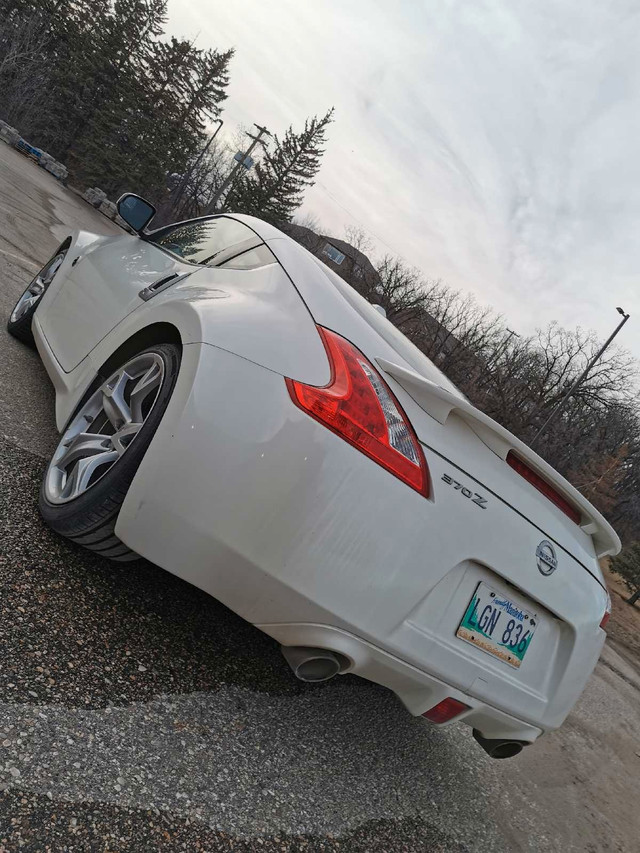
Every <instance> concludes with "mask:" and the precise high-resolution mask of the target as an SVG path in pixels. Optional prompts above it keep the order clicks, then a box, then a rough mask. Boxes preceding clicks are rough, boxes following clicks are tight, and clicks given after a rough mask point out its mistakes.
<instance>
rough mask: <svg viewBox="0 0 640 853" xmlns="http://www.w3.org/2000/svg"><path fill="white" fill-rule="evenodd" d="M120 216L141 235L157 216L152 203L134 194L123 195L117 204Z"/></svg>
mask: <svg viewBox="0 0 640 853" xmlns="http://www.w3.org/2000/svg"><path fill="white" fill-rule="evenodd" d="M116 208H117V209H118V214H119V215H120V217H121V218H122V219H124V221H125V222H126V223H127V225H129V226H130V227H131V228H133V230H134V231H135V232H137V233H138V234H141V233H142V232H143V231H144V229H145V228H146V227H147V225H148V224H149V223H150V222H151V220H152V219H153V217H154V216H155V215H156V209H155V207H154V206H153V205H152V204H151V202H150V201H147V200H146V199H144V198H142V197H141V196H139V195H135V194H134V193H125V194H124V195H121V196H120V198H119V199H118V201H117V202H116Z"/></svg>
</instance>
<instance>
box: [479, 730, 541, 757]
mask: <svg viewBox="0 0 640 853" xmlns="http://www.w3.org/2000/svg"><path fill="white" fill-rule="evenodd" d="M473 736H474V738H475V739H476V740H477V741H478V743H479V744H480V746H481V747H482V748H483V749H484V751H485V752H486V753H487V755H489V756H491V758H513V756H514V755H518V753H520V752H522V750H523V748H524V747H525V746H528V744H527V742H526V741H522V740H504V739H502V738H486V737H482V735H481V734H480V732H479V731H478V730H477V729H474V730H473Z"/></svg>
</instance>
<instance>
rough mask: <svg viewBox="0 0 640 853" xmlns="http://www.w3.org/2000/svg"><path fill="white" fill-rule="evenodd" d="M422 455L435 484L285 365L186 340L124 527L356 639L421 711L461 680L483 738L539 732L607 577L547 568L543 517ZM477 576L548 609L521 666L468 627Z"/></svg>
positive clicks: (321, 627) (561, 702)
mask: <svg viewBox="0 0 640 853" xmlns="http://www.w3.org/2000/svg"><path fill="white" fill-rule="evenodd" d="M427 462H428V464H429V466H430V470H431V476H432V483H433V494H432V495H431V497H430V498H429V499H425V498H424V497H423V496H421V495H419V494H418V493H417V492H415V491H413V490H412V489H410V488H409V487H407V486H406V485H405V484H403V483H401V482H400V481H399V480H397V479H396V478H395V477H393V476H392V475H391V474H389V473H388V472H386V471H384V470H383V469H382V468H380V467H379V466H378V465H376V464H375V463H373V462H372V461H371V460H369V459H368V458H366V457H365V456H363V455H362V454H361V453H359V452H358V451H357V450H355V449H354V448H353V447H351V446H350V445H348V444H347V443H346V442H344V441H342V440H341V439H340V438H339V437H337V436H336V435H335V434H333V433H332V432H331V431H329V430H327V429H326V428H324V427H323V426H321V425H320V424H318V423H317V422H316V421H314V420H313V419H311V418H309V417H308V416H307V415H306V414H305V413H303V412H301V411H300V410H299V409H298V408H297V407H296V406H294V405H293V403H292V402H291V400H290V398H289V396H288V392H287V390H286V386H285V382H284V380H283V377H282V376H280V375H278V374H276V373H274V372H272V371H269V370H265V369H264V368H261V367H259V366H257V365H256V364H254V363H253V362H250V361H248V360H246V359H242V358H239V357H237V356H234V355H231V354H230V353H228V352H226V351H224V350H220V349H217V348H215V347H212V346H209V345H201V344H189V345H186V346H185V347H184V352H183V361H182V367H181V372H180V376H179V379H178V382H177V384H176V388H175V390H174V394H173V396H172V399H171V401H170V404H169V407H168V409H167V412H166V413H165V417H164V418H163V421H162V423H161V425H160V427H159V428H158V431H157V433H156V435H155V437H154V439H153V441H152V443H151V445H150V448H149V450H148V451H147V454H146V455H145V458H144V460H143V462H142V464H141V466H140V468H139V470H138V472H137V474H136V477H135V478H134V481H133V483H132V486H131V488H130V490H129V493H128V495H127V498H126V499H125V502H124V504H123V508H122V510H121V513H120V516H119V518H118V523H117V526H116V533H117V534H118V535H119V536H120V538H121V539H122V540H123V541H124V542H125V543H126V544H127V545H129V547H131V548H132V549H133V550H135V551H136V552H138V553H139V554H141V555H142V556H144V557H146V558H147V559H149V560H151V561H153V562H155V563H157V564H158V565H160V566H162V567H164V568H166V569H168V570H169V571H171V572H173V573H174V574H177V575H179V576H181V577H183V578H184V579H185V580H187V581H189V582H190V583H193V584H195V585H196V586H198V587H200V588H201V589H204V590H205V591H207V592H209V593H210V594H211V595H213V596H214V597H216V598H217V599H219V600H220V601H222V602H223V603H224V604H226V605H227V606H228V607H230V608H231V609H232V610H234V611H235V612H237V613H238V614H239V615H241V616H242V617H243V618H245V619H247V621H249V622H251V623H253V624H255V625H257V626H259V627H260V628H261V629H262V630H264V631H265V632H266V633H268V634H270V635H271V636H273V637H274V638H275V639H277V640H278V641H279V642H281V643H283V644H285V645H299V644H303V645H312V646H322V647H324V648H328V649H331V650H334V651H337V652H340V653H341V654H343V655H345V656H346V657H347V658H348V659H349V660H350V661H352V664H351V667H350V671H352V672H354V673H355V674H357V675H361V676H363V677H365V678H369V679H371V680H373V681H376V682H378V683H380V684H383V685H385V686H387V687H389V688H391V689H392V690H394V691H395V692H396V693H397V694H398V695H399V696H400V698H401V699H402V701H403V702H404V703H405V705H406V706H407V707H408V708H409V710H410V711H411V712H412V713H413V714H422V713H423V712H424V711H426V710H428V709H429V708H431V707H433V705H435V704H437V703H438V701H440V699H442V698H445V696H452V697H453V698H457V699H459V700H460V701H462V702H465V703H466V704H467V705H470V706H471V710H470V711H468V712H465V714H464V715H463V716H462V717H461V719H463V720H464V721H465V722H468V723H470V724H471V725H473V726H474V727H475V728H477V729H479V731H480V732H481V733H482V734H483V735H484V736H485V737H496V738H498V737H505V738H513V739H517V740H525V741H530V740H534V739H535V738H536V737H537V736H538V735H539V734H540V732H542V731H548V730H550V729H554V728H557V727H558V726H559V725H560V724H561V723H562V721H563V720H564V718H565V717H566V715H567V713H568V712H569V711H570V709H571V707H572V706H573V704H574V703H575V701H576V700H577V698H578V696H579V695H580V693H581V692H582V690H583V688H584V685H585V683H586V680H587V679H588V677H589V675H590V674H591V672H592V670H593V668H594V666H595V664H596V662H597V659H598V656H599V653H600V650H601V648H602V644H603V642H604V636H605V635H604V632H603V631H601V630H599V629H598V623H599V620H600V618H601V615H602V612H603V611H604V604H605V598H606V596H605V593H604V590H603V589H602V588H601V587H600V585H599V584H598V583H597V581H596V580H595V579H594V578H593V577H591V575H590V574H589V573H588V572H587V571H585V569H584V568H583V567H582V566H580V564H578V563H577V562H576V561H575V560H573V559H572V558H571V557H570V556H569V555H568V554H566V553H564V554H563V555H562V559H561V561H560V562H561V565H560V566H559V568H558V571H557V572H556V573H555V574H554V575H552V576H551V577H549V578H543V577H542V575H541V574H540V573H539V572H538V571H537V568H536V563H535V550H536V546H537V545H538V543H539V542H540V539H541V538H543V537H542V535H541V532H540V531H539V530H538V529H536V528H535V527H533V525H530V524H529V523H528V522H527V521H526V520H525V519H523V518H522V517H520V516H518V515H517V514H515V513H513V511H512V510H511V509H510V508H509V507H508V506H506V505H504V504H502V503H501V502H500V501H494V502H491V504H490V505H489V506H488V508H487V509H486V510H481V509H480V508H479V507H477V506H475V505H473V504H472V503H471V502H470V501H465V500H460V497H459V495H458V493H456V492H454V491H453V490H452V489H450V488H448V487H446V488H445V487H444V486H441V485H440V483H441V474H442V470H443V467H442V466H443V465H444V464H445V463H444V461H443V460H442V459H441V458H439V457H437V456H435V455H431V456H427ZM480 581H485V582H488V583H490V584H493V585H494V587H495V588H496V589H498V590H499V591H501V592H502V593H503V594H505V595H509V596H512V597H514V600H515V601H516V603H518V604H519V605H522V606H526V607H527V608H528V609H530V610H531V609H532V608H533V609H535V610H536V612H538V613H539V615H540V624H539V627H538V628H537V631H538V636H537V637H536V638H535V640H534V642H533V643H532V645H531V648H530V649H529V650H528V651H527V657H526V659H525V661H524V662H523V665H522V667H521V668H520V669H518V670H515V669H514V668H512V667H510V666H508V665H506V664H504V663H503V662H502V661H500V660H497V659H495V658H492V657H491V656H490V655H488V654H487V653H485V652H483V651H481V650H479V649H477V648H475V647H473V646H470V645H469V644H468V643H464V642H463V641H461V640H459V639H458V638H457V637H456V629H457V626H458V625H459V623H460V619H461V618H462V615H463V613H464V610H465V608H466V606H467V604H468V602H469V600H470V599H471V596H472V595H473V591H474V589H475V588H476V586H477V584H478V583H479V582H480ZM514 584H515V586H514Z"/></svg>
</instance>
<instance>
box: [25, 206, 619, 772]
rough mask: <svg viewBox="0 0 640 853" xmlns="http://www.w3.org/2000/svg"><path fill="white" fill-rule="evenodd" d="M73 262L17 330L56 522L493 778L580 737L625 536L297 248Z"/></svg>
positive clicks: (253, 242) (148, 211)
mask: <svg viewBox="0 0 640 853" xmlns="http://www.w3.org/2000/svg"><path fill="white" fill-rule="evenodd" d="M118 209H119V213H120V216H121V217H122V218H123V219H124V220H125V221H126V222H127V223H128V224H129V225H130V226H131V228H132V229H133V230H134V232H135V233H134V234H125V233H123V234H122V235H118V236H108V237H106V236H98V235H96V234H90V233H87V232H84V231H79V232H75V233H74V234H72V235H71V236H70V237H68V238H67V239H66V240H65V241H64V243H62V245H61V246H60V248H59V249H58V250H57V252H56V253H55V255H54V257H53V258H52V259H51V260H50V261H49V262H48V263H47V264H46V265H45V267H44V268H43V270H42V271H41V272H40V273H39V274H38V275H37V276H36V278H35V279H34V280H33V282H31V284H30V285H29V287H28V288H27V290H26V291H25V293H24V294H23V296H22V297H21V298H20V300H19V301H18V303H17V305H16V307H15V309H14V311H13V313H12V315H11V317H10V320H9V330H10V331H11V332H12V333H13V334H14V335H15V336H16V337H19V338H21V339H22V340H23V341H26V342H34V341H35V344H36V346H37V348H38V351H39V353H40V355H41V357H42V360H43V362H44V364H45V367H46V369H47V371H48V373H49V376H50V377H51V380H52V382H53V384H54V386H55V391H56V419H57V425H58V428H59V430H60V432H61V433H62V438H61V440H60V444H59V446H58V448H57V449H56V451H55V452H54V454H53V457H52V459H51V462H50V464H49V466H48V469H47V471H46V474H45V477H44V482H43V485H42V491H41V496H40V508H41V512H42V515H43V516H44V518H45V520H46V521H47V523H48V524H49V525H50V526H51V527H52V528H53V529H54V530H56V531H57V532H58V533H61V534H62V535H64V536H67V537H69V538H70V539H72V540H73V541H74V542H78V543H80V544H82V545H84V546H86V547H87V548H89V549H91V550H93V551H96V552H98V553H99V554H102V555H104V556H105V557H109V558H111V559H113V560H118V561H128V560H133V559H136V558H137V556H138V555H140V556H142V557H145V558H147V559H148V560H151V561H152V562H154V563H156V564H157V565H158V566H161V567H163V568H165V569H167V570H168V571H170V572H173V573H174V574H176V575H178V576H180V577H182V578H184V579H186V580H187V581H189V582H191V583H193V584H195V585H196V586H198V587H200V588H201V589H203V590H206V591H207V592H209V593H210V594H211V595H213V596H215V597H216V598H218V599H219V600H220V601H222V602H223V603H224V604H226V605H227V606H228V607H230V608H231V609H233V610H234V611H235V612H236V613H238V614H240V615H241V616H242V617H244V618H245V619H247V620H248V621H249V622H251V623H252V624H254V625H256V626H257V627H258V628H260V629H261V630H262V631H264V632H266V633H267V634H269V635H270V636H271V637H274V638H275V639H276V640H277V641H278V642H279V643H280V644H281V645H282V647H283V651H284V654H285V656H286V658H287V660H288V661H289V663H290V665H291V666H292V668H293V670H294V672H295V673H296V675H297V676H298V677H299V678H302V679H303V680H306V681H320V680H324V679H327V678H331V677H333V676H334V675H337V674H341V673H347V672H349V673H355V674H356V675H360V676H362V677H364V678H367V679H370V680H372V681H375V682H377V683H379V684H382V685H385V686H387V687H389V688H390V689H391V690H393V691H394V692H395V693H396V694H397V695H398V696H399V697H400V699H401V700H402V702H403V703H404V704H405V706H406V707H407V708H408V710H409V711H410V712H411V713H412V714H414V715H423V716H424V717H426V718H427V719H428V720H430V721H431V722H433V723H436V724H438V725H447V724H450V723H452V722H454V721H461V722H464V723H466V724H468V725H470V726H472V727H473V730H474V734H475V736H476V739H477V740H478V742H479V743H480V744H481V745H482V746H483V747H484V749H485V750H486V751H487V752H488V753H489V754H490V755H492V756H494V757H496V758H506V757H508V756H511V755H515V754H516V753H518V752H519V751H520V750H521V749H522V747H523V746H524V745H526V744H530V743H532V742H533V741H535V740H536V739H537V738H538V737H539V736H540V735H542V734H543V733H545V732H549V731H552V730H553V729H555V728H557V727H558V726H560V725H561V724H562V722H563V720H564V719H565V717H566V716H567V714H568V713H569V711H570V710H571V708H572V707H573V705H574V703H575V702H576V700H577V699H578V697H579V696H580V693H581V692H582V690H583V688H584V686H585V683H586V681H587V679H588V678H589V675H590V674H591V672H592V670H593V668H594V666H595V664H596V661H597V660H598V656H599V654H600V650H601V648H602V645H603V643H604V639H605V632H604V627H605V624H606V620H607V618H608V615H609V610H610V602H609V599H608V594H607V590H606V585H605V582H604V579H603V577H602V574H601V572H600V568H599V564H598V558H599V557H602V556H604V555H607V554H614V553H616V552H617V551H618V550H619V547H620V542H619V540H618V537H617V536H616V534H615V532H614V531H613V529H612V528H611V527H610V525H609V524H608V523H607V522H606V521H605V519H604V518H603V517H602V516H601V515H600V513H599V512H598V511H597V510H596V509H594V507H593V506H591V504H590V503H589V502H588V501H587V500H586V499H585V498H584V497H583V496H582V495H580V494H579V493H578V492H577V491H576V490H575V489H574V488H573V487H572V486H571V485H570V484H569V483H568V482H567V481H566V480H564V479H563V478H562V477H561V476H560V475H559V474H558V473H557V472H556V471H554V470H553V469H552V468H550V467H549V466H548V465H547V464H546V463H545V462H544V461H543V460H542V459H541V458H539V457H538V456H537V455H536V454H535V453H534V452H533V451H531V450H530V449H529V448H527V447H526V446H525V445H523V444H522V442H520V441H519V440H518V439H517V438H515V437H514V436H513V435H511V434H510V433H509V432H508V431H507V430H505V429H504V428H502V427H501V426H499V425H498V424H497V423H495V422H494V421H492V420H491V419H490V418H489V417H487V416H486V415H484V414H483V413H482V412H480V411H479V410H477V409H476V408H474V407H473V406H472V405H471V404H470V403H469V402H468V401H467V400H466V398H465V397H464V396H463V395H462V394H460V392H459V391H458V390H457V389H456V388H455V387H454V386H453V385H452V384H451V383H450V382H449V381H448V380H447V379H446V378H445V377H444V376H443V375H442V373H440V371H439V370H438V369H437V368H436V367H435V366H434V365H433V363H432V362H430V361H429V360H428V359H427V358H426V357H425V356H424V355H423V354H422V353H420V352H419V351H418V350H417V349H416V348H415V347H414V346H413V345H412V344H411V343H410V342H409V341H408V340H407V339H406V338H405V337H404V336H403V335H402V334H401V333H400V332H399V331H398V330H397V329H396V328H395V327H394V326H393V325H392V324H391V323H390V322H388V321H387V320H386V319H385V317H384V316H382V315H381V314H380V313H379V311H378V310H376V308H375V307H374V306H372V305H370V304H369V303H368V302H367V301H366V300H364V299H363V298H362V297H360V296H359V295H358V294H357V293H356V292H355V291H354V290H353V289H352V288H350V287H349V285H347V284H346V283H345V282H344V281H343V280H342V279H340V278H339V277H338V276H336V275H335V274H334V273H333V272H331V271H330V270H329V269H328V268H327V267H325V266H324V265H323V264H322V262H321V261H319V260H318V259H317V258H315V257H314V256H313V255H311V254H310V253H309V252H307V251H306V250H305V249H303V248H302V247H300V246H299V245H297V244H296V243H295V242H293V241H292V240H291V239H289V238H288V237H286V236H285V235H284V234H282V233H281V232H280V231H278V230H277V229H276V228H274V227H272V226H271V225H268V224H266V223H264V222H261V221H259V220H257V219H254V218H252V217H249V216H235V215H226V214H225V215H218V216H209V217H203V218H200V219H194V220H191V221H187V222H181V223H178V224H174V225H169V226H167V227H164V228H160V229H158V230H155V231H149V230H148V225H149V222H150V221H151V218H152V216H153V213H154V208H153V206H152V205H150V204H149V203H148V202H145V201H144V200H143V199H141V198H139V197H138V196H135V195H132V194H126V195H125V196H123V197H122V198H121V199H120V200H119V202H118Z"/></svg>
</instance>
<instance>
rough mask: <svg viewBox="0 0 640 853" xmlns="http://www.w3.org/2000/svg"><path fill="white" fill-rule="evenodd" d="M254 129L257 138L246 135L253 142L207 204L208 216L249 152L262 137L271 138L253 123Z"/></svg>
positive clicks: (264, 129)
mask: <svg viewBox="0 0 640 853" xmlns="http://www.w3.org/2000/svg"><path fill="white" fill-rule="evenodd" d="M254 127H255V128H256V129H257V130H258V134H257V136H252V134H250V133H248V134H247V136H248V137H249V139H253V142H252V143H251V145H250V146H249V147H248V148H247V150H246V151H245V152H244V154H243V155H242V159H241V160H239V161H238V164H237V166H235V167H234V168H233V169H232V170H231V171H230V172H229V174H228V175H227V177H226V179H225V180H224V181H223V182H222V185H221V187H220V189H219V190H218V192H217V193H216V194H215V195H214V196H213V198H212V199H211V201H210V202H209V204H208V205H207V207H206V209H205V214H207V215H209V214H211V213H215V212H216V208H217V206H218V202H219V200H220V199H221V198H222V196H223V194H224V192H225V191H226V190H227V189H228V187H230V186H231V184H232V183H233V180H234V178H235V176H236V174H237V173H238V171H239V170H240V169H242V168H243V164H244V162H245V160H246V159H247V157H249V156H250V155H251V152H252V151H253V149H254V148H255V147H256V145H257V144H258V143H259V142H262V137H263V136H265V135H266V136H271V133H270V132H269V131H268V130H267V128H266V127H260V125H259V124H255V123H254ZM262 144H263V145H264V143H263V142H262Z"/></svg>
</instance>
